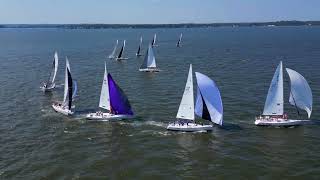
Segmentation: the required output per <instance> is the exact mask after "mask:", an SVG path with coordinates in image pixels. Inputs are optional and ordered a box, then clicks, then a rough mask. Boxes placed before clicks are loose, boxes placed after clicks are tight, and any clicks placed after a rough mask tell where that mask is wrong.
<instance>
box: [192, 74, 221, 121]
mask: <svg viewBox="0 0 320 180" xmlns="http://www.w3.org/2000/svg"><path fill="white" fill-rule="evenodd" d="M196 79H197V84H198V88H197V100H196V106H195V114H196V115H197V116H199V117H201V118H203V119H206V120H209V121H211V122H213V123H216V124H219V125H222V123H223V105H222V99H221V95H220V91H219V89H218V87H217V85H216V83H215V82H214V81H213V80H212V79H210V78H209V77H208V76H206V75H204V74H201V73H199V72H196Z"/></svg>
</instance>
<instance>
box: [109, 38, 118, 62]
mask: <svg viewBox="0 0 320 180" xmlns="http://www.w3.org/2000/svg"><path fill="white" fill-rule="evenodd" d="M118 43H119V41H118V40H117V42H116V44H115V45H114V48H113V50H112V52H111V54H110V55H109V59H113V58H114V56H115V54H116V50H117V47H118Z"/></svg>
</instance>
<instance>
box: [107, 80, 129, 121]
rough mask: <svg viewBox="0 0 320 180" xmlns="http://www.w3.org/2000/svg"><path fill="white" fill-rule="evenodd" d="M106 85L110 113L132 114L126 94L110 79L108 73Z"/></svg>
mask: <svg viewBox="0 0 320 180" xmlns="http://www.w3.org/2000/svg"><path fill="white" fill-rule="evenodd" d="M108 85H109V96H110V106H111V111H112V113H113V114H122V115H133V112H132V110H131V105H130V103H129V100H128V98H127V96H126V95H125V94H124V92H123V91H122V89H121V88H120V87H119V86H118V85H117V84H116V82H115V81H114V80H113V79H112V76H111V75H110V74H108Z"/></svg>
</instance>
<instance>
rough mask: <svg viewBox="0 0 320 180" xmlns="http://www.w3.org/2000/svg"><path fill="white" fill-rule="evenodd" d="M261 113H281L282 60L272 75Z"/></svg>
mask: <svg viewBox="0 0 320 180" xmlns="http://www.w3.org/2000/svg"><path fill="white" fill-rule="evenodd" d="M263 115H283V70H282V61H280V64H279V65H278V67H277V69H276V72H275V73H274V75H273V78H272V81H271V84H270V87H269V91H268V95H267V99H266V102H265V105H264V109H263Z"/></svg>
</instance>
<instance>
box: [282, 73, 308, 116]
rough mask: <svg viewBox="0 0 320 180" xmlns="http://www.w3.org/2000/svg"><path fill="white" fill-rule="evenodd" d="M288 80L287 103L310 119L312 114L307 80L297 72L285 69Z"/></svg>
mask: <svg viewBox="0 0 320 180" xmlns="http://www.w3.org/2000/svg"><path fill="white" fill-rule="evenodd" d="M286 71H287V73H288V75H289V78H290V86H291V88H290V89H291V90H290V97H289V103H290V104H291V105H293V106H296V107H297V108H300V109H302V110H305V111H306V112H307V113H308V118H310V116H311V113H312V101H313V100H312V91H311V88H310V86H309V84H308V82H307V80H306V79H305V78H304V77H303V76H302V75H301V74H299V73H298V72H296V71H294V70H292V69H289V68H286Z"/></svg>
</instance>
